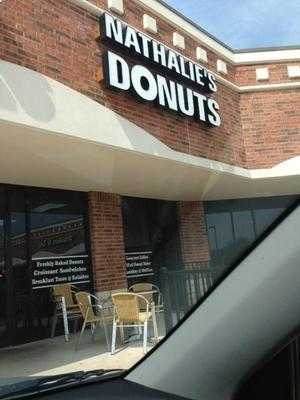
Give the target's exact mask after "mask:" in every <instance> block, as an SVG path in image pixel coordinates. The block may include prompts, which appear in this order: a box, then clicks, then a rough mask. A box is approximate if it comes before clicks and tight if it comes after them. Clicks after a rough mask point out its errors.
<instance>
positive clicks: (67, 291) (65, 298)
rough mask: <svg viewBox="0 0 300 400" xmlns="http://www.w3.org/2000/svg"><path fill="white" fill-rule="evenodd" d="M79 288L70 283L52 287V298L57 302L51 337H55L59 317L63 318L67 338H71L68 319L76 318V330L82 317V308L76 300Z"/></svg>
mask: <svg viewBox="0 0 300 400" xmlns="http://www.w3.org/2000/svg"><path fill="white" fill-rule="evenodd" d="M76 290H77V288H76V287H75V286H72V285H70V284H68V283H64V284H59V285H55V286H53V287H52V290H51V292H52V299H53V301H54V303H55V310H54V315H53V320H52V326H51V338H53V337H54V335H55V331H56V326H57V320H58V318H62V319H63V323H64V331H65V339H66V341H68V340H69V325H68V320H69V319H72V320H75V327H74V330H76V327H77V322H78V319H79V318H80V317H81V313H80V309H79V307H78V305H77V304H76V302H75V301H74V295H75V293H76Z"/></svg>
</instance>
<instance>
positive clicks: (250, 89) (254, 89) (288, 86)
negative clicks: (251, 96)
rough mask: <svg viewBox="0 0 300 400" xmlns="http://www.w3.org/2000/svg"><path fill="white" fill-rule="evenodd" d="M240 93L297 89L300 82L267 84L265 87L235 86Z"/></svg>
mask: <svg viewBox="0 0 300 400" xmlns="http://www.w3.org/2000/svg"><path fill="white" fill-rule="evenodd" d="M237 88H238V91H239V92H240V93H246V92H263V91H271V90H289V89H299V88H300V82H285V83H269V84H265V85H252V86H237Z"/></svg>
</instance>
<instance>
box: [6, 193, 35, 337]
mask: <svg viewBox="0 0 300 400" xmlns="http://www.w3.org/2000/svg"><path fill="white" fill-rule="evenodd" d="M7 201H8V210H7V211H8V214H7V267H8V268H7V272H8V313H9V322H10V338H11V342H12V343H13V344H18V343H24V342H26V341H28V340H30V339H31V336H32V318H31V280H30V263H29V257H28V234H27V231H28V229H27V225H28V223H27V214H26V197H25V191H24V190H23V189H19V188H11V187H8V188H7Z"/></svg>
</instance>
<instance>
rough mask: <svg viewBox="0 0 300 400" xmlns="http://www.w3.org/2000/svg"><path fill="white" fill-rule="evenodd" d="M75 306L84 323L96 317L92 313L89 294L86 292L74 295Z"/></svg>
mask: <svg viewBox="0 0 300 400" xmlns="http://www.w3.org/2000/svg"><path fill="white" fill-rule="evenodd" d="M75 297H76V300H77V304H78V306H79V309H80V311H81V314H82V317H83V319H84V320H85V321H86V322H89V321H91V320H93V319H94V318H95V317H96V316H95V313H94V311H93V307H92V303H91V298H90V295H89V293H86V292H78V293H76V294H75Z"/></svg>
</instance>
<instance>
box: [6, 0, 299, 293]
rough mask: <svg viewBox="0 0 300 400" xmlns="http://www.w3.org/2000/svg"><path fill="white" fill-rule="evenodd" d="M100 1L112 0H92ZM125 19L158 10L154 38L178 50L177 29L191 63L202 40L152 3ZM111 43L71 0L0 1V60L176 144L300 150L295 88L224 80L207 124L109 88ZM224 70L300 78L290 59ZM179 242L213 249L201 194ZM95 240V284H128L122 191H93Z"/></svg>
mask: <svg viewBox="0 0 300 400" xmlns="http://www.w3.org/2000/svg"><path fill="white" fill-rule="evenodd" d="M90 1H91V2H92V3H94V4H96V5H97V6H100V7H101V8H103V9H106V8H107V1H106V0H90ZM124 10H125V13H124V15H123V16H122V19H123V20H124V21H125V22H128V23H130V24H131V25H133V26H134V27H136V28H137V29H139V30H141V31H143V26H142V17H143V14H144V13H147V14H148V15H151V16H153V17H155V18H156V20H157V24H158V33H157V34H156V35H152V36H153V37H154V38H155V39H157V40H159V41H161V42H163V43H164V44H166V45H168V46H169V47H171V48H173V47H174V46H173V44H172V34H173V32H174V30H175V29H176V31H178V32H179V33H181V34H182V35H183V36H184V37H185V41H186V48H185V50H182V51H181V53H183V54H184V55H185V56H187V57H190V58H191V59H193V60H194V61H196V59H195V49H196V47H197V46H202V47H203V48H205V46H204V45H203V43H199V41H197V40H195V38H193V37H191V36H188V35H187V34H186V32H184V31H180V29H179V28H178V27H176V28H174V26H172V24H171V23H170V22H168V21H167V20H166V19H163V18H161V17H160V16H159V15H155V13H154V12H151V11H149V10H146V9H145V8H144V7H143V6H142V5H141V4H140V3H139V2H138V0H124ZM105 50H106V47H105V45H104V44H102V43H101V40H100V38H99V22H98V18H97V17H95V16H94V15H92V14H91V13H89V12H87V11H85V10H84V9H83V8H80V7H78V6H75V5H74V4H72V3H71V2H70V1H69V0H5V1H4V2H2V3H0V59H3V60H6V61H9V62H12V63H16V64H19V65H22V66H24V67H27V68H30V69H32V70H35V71H38V72H40V73H42V74H45V75H47V76H49V77H51V78H53V79H55V80H57V81H59V82H62V83H63V84H65V85H67V86H69V87H71V88H73V89H75V90H77V91H79V92H81V93H83V94H85V95H86V96H88V97H90V98H92V99H93V100H95V101H97V102H99V103H100V104H103V105H105V106H106V107H108V108H110V109H112V110H115V111H116V112H117V113H119V114H120V115H122V116H124V117H125V118H127V119H128V120H130V121H132V122H134V123H135V124H137V125H139V126H141V127H142V128H144V129H146V130H147V131H148V132H149V133H150V134H152V135H153V136H155V137H156V138H158V139H159V140H161V141H162V142H163V143H165V144H166V145H168V146H169V147H171V148H172V149H174V150H177V151H179V152H183V153H187V154H192V155H195V156H201V157H205V158H208V159H211V160H217V161H221V162H224V163H228V164H231V165H236V166H241V167H245V168H266V167H272V166H274V165H276V164H278V163H280V162H283V161H285V160H287V159H289V158H292V157H294V156H297V155H299V154H300V108H299V103H300V92H299V90H297V89H290V90H279V89H277V90H272V91H260V92H258V91H257V92H251V93H240V92H239V91H237V90H235V89H233V88H231V87H230V85H228V84H227V85H225V84H224V83H220V82H219V83H218V92H217V94H216V96H215V97H216V100H217V101H218V103H219V104H220V113H221V118H222V124H221V126H220V127H219V128H208V127H206V126H205V125H204V124H200V123H199V122H196V121H194V120H192V119H188V118H185V117H184V116H181V115H174V114H171V113H168V112H166V111H163V110H160V109H158V108H156V107H153V105H152V104H149V103H148V104H146V103H137V101H136V100H135V99H133V98H132V97H130V96H129V95H128V94H120V93H116V92H113V91H110V90H108V89H106V88H105V87H104V84H103V82H102V81H99V77H100V76H101V64H102V61H101V60H102V56H103V54H104V51H105ZM206 50H207V55H208V63H207V65H206V66H207V68H209V69H210V70H212V71H213V72H216V63H217V59H219V58H222V57H221V56H220V55H218V54H216V53H214V52H213V51H211V50H210V49H207V48H206ZM226 63H227V69H228V74H227V75H226V76H223V77H224V78H225V79H226V80H227V81H229V83H230V82H232V83H235V84H236V85H242V86H245V85H246V86H248V85H258V84H261V83H262V82H257V81H256V68H257V67H263V66H267V67H268V68H269V72H270V78H269V80H268V82H264V83H268V84H277V83H283V82H295V80H291V79H289V77H288V75H287V65H292V64H294V63H293V62H292V63H286V62H277V63H273V64H266V65H262V64H257V65H244V66H240V65H239V66H236V65H233V64H231V63H229V62H228V61H226ZM178 208H179V217H180V221H181V232H180V235H181V243H182V254H183V259H184V261H186V262H193V261H206V260H208V259H209V248H208V241H207V236H206V229H205V223H204V216H203V206H202V203H201V202H188V203H183V202H181V203H180V204H179V207H178ZM89 213H90V225H91V243H92V254H93V265H94V273H95V276H94V278H95V287H96V291H105V290H111V289H119V288H123V287H126V285H127V283H126V274H125V256H124V242H123V227H122V215H121V207H120V198H119V196H117V195H106V194H103V193H90V194H89Z"/></svg>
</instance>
